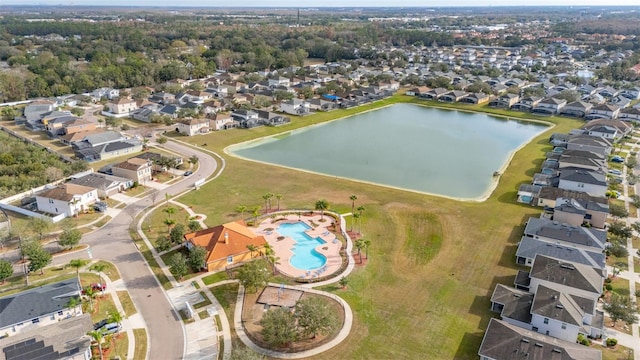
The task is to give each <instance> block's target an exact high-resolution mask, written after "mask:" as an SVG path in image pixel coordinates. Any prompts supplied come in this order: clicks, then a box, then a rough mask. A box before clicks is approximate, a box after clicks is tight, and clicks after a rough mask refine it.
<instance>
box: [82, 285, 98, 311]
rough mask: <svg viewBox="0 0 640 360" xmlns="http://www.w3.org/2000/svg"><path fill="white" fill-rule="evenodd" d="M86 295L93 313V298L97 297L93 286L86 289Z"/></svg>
mask: <svg viewBox="0 0 640 360" xmlns="http://www.w3.org/2000/svg"><path fill="white" fill-rule="evenodd" d="M84 294H85V295H86V296H87V297H88V298H89V312H93V298H94V297H95V296H96V290H95V289H94V288H93V286H87V287H85V288H84Z"/></svg>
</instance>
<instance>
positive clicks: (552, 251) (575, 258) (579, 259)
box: [516, 236, 605, 270]
mask: <svg viewBox="0 0 640 360" xmlns="http://www.w3.org/2000/svg"><path fill="white" fill-rule="evenodd" d="M536 255H545V256H550V257H553V258H556V259H560V260H564V261H569V262H575V263H579V264H585V265H589V266H593V267H597V268H600V269H603V270H604V268H605V256H604V254H603V253H602V252H601V251H597V250H595V249H594V250H593V251H590V250H587V249H579V248H576V247H573V246H569V245H564V244H560V243H555V244H554V243H551V242H548V241H544V240H540V239H534V238H530V237H526V236H524V237H522V239H521V240H520V245H518V249H517V250H516V257H523V258H527V259H535V257H536Z"/></svg>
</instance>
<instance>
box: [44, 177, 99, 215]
mask: <svg viewBox="0 0 640 360" xmlns="http://www.w3.org/2000/svg"><path fill="white" fill-rule="evenodd" d="M96 201H98V190H97V189H94V188H91V187H88V186H82V185H76V184H70V183H67V184H64V185H62V186H58V187H55V188H52V189H48V190H45V191H43V192H41V193H40V194H38V195H36V204H37V206H38V210H39V211H43V212H46V213H49V214H55V215H58V214H65V215H66V216H67V217H72V216H76V215H78V213H80V212H83V211H85V210H88V209H89V207H90V206H91V205H92V204H93V203H95V202H96Z"/></svg>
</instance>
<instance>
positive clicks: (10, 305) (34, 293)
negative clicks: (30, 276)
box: [0, 277, 82, 343]
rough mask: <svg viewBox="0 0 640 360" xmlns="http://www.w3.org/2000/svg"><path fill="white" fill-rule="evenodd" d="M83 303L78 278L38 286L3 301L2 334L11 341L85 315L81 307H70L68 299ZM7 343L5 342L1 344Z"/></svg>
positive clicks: (1, 300) (0, 321) (0, 330)
mask: <svg viewBox="0 0 640 360" xmlns="http://www.w3.org/2000/svg"><path fill="white" fill-rule="evenodd" d="M71 299H76V300H80V284H79V283H78V279H77V278H75V277H74V278H72V279H68V280H63V281H59V282H55V283H52V284H47V285H42V286H38V287H36V288H33V289H28V290H25V291H21V292H18V293H15V294H12V295H6V296H3V297H1V298H0V304H2V306H1V307H0V333H2V334H4V335H5V336H8V337H9V339H11V338H12V337H13V336H16V334H20V333H23V332H26V331H30V330H34V329H38V330H41V329H42V327H43V326H46V325H50V324H55V323H58V321H65V320H64V319H67V318H71V317H73V316H79V315H81V314H82V305H81V303H80V301H77V305H75V306H69V300H71ZM2 343H4V342H2Z"/></svg>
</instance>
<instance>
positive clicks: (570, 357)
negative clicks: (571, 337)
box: [478, 319, 602, 360]
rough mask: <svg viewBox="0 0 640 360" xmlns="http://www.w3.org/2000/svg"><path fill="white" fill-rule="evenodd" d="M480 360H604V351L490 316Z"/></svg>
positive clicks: (479, 353) (479, 351)
mask: <svg viewBox="0 0 640 360" xmlns="http://www.w3.org/2000/svg"><path fill="white" fill-rule="evenodd" d="M478 355H479V356H480V360H506V359H513V360H516V359H529V360H550V359H553V360H602V352H601V351H599V350H595V349H591V348H589V347H587V346H584V345H581V344H577V343H576V342H575V341H573V342H571V341H563V340H559V339H556V338H553V337H551V336H548V335H543V334H540V333H538V332H536V331H533V330H527V329H524V328H521V327H519V326H516V325H512V324H509V323H508V322H506V321H502V320H498V319H491V321H490V322H489V326H488V327H487V330H486V331H485V334H484V337H483V339H482V344H481V345H480V349H479V350H478Z"/></svg>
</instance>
